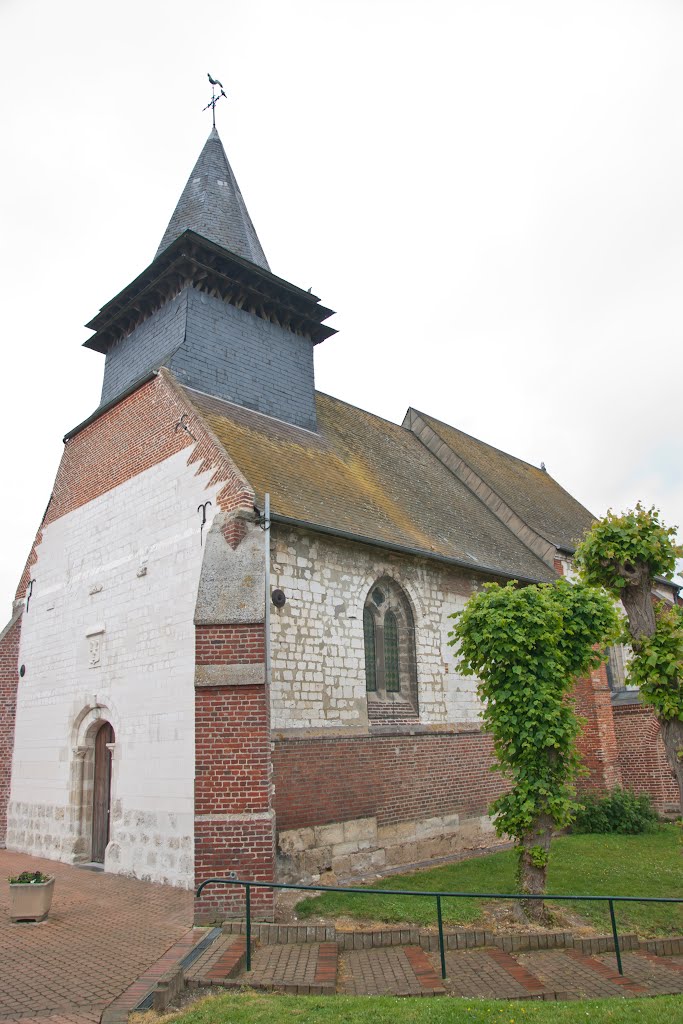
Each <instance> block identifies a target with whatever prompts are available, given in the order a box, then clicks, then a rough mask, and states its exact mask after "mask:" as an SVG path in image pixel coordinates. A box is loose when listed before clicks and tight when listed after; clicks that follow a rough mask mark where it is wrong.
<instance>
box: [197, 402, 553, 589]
mask: <svg viewBox="0 0 683 1024" xmlns="http://www.w3.org/2000/svg"><path fill="white" fill-rule="evenodd" d="M185 393H186V394H187V396H188V399H189V400H190V402H191V403H192V405H193V406H194V407H195V408H196V409H197V411H198V413H200V415H201V416H202V417H203V419H204V420H205V422H206V423H207V424H208V426H209V427H210V429H211V430H212V431H213V432H214V434H215V435H216V436H217V438H218V440H219V441H220V443H221V444H222V445H223V447H224V448H225V450H226V451H227V452H228V454H229V455H230V457H231V458H232V459H233V461H234V462H235V463H236V465H237V466H238V468H239V469H240V470H241V472H242V473H243V475H244V476H245V477H246V479H247V480H248V481H249V483H250V485H251V487H252V488H253V489H254V491H255V494H256V502H257V504H258V505H259V506H260V507H263V496H264V494H265V493H266V492H268V493H269V494H270V500H271V509H272V511H273V512H274V513H275V514H277V515H279V516H281V517H284V518H286V519H291V520H293V521H296V522H298V523H301V524H304V523H305V524H309V525H310V526H311V527H313V528H315V527H319V528H321V529H323V530H328V531H331V532H339V533H342V534H347V535H349V536H352V537H354V538H357V539H361V540H365V541H370V542H372V541H376V542H377V543H379V544H382V545H385V546H389V547H395V548H397V549H409V550H412V551H416V552H422V553H424V555H425V556H432V557H434V556H436V557H437V558H441V559H445V560H452V561H454V562H457V563H459V564H462V565H464V566H468V567H471V569H472V570H476V571H479V572H482V573H488V574H491V573H493V574H498V575H501V576H505V577H509V578H518V579H523V580H538V581H544V580H547V581H549V580H552V579H555V578H556V574H555V573H554V571H553V570H552V569H551V568H549V567H548V566H547V565H546V564H545V563H544V562H543V561H542V560H541V559H540V558H538V557H537V556H536V555H535V554H534V553H533V552H532V551H530V550H529V549H528V548H527V547H525V545H524V544H523V543H522V542H521V541H520V540H519V539H518V538H517V537H516V536H515V535H514V534H513V533H512V532H511V531H510V530H508V529H507V528H506V526H505V525H504V524H503V523H502V522H500V520H499V519H497V518H496V516H495V515H493V514H492V512H491V511H490V510H489V509H488V508H487V507H486V506H485V505H484V504H483V503H482V502H481V501H480V500H479V498H478V497H477V496H476V495H475V494H473V493H472V491H471V490H470V489H469V488H468V487H467V486H466V485H465V484H463V483H462V482H461V481H460V480H458V479H457V477H455V476H454V475H453V474H452V473H451V472H450V471H449V470H448V469H447V468H446V467H445V466H444V465H442V463H441V462H440V461H439V460H438V459H437V458H435V457H434V455H432V453H431V452H430V451H429V450H428V449H427V448H426V447H425V446H424V445H423V444H422V442H421V441H420V440H419V438H418V437H416V436H415V434H413V433H412V432H411V431H410V430H407V429H406V428H405V427H402V426H399V425H398V424H395V423H390V422H388V421H387V420H384V419H381V418H380V417H379V416H373V415H372V414H371V413H368V412H365V411H364V410H362V409H358V408H356V407H355V406H352V405H348V404H347V403H346V402H341V401H339V400H338V399H336V398H331V397H330V396H328V395H324V394H321V393H319V392H318V393H317V418H318V431H317V433H313V432H311V431H308V430H304V429H302V428H299V427H295V426H292V425H290V424H287V423H284V422H282V421H280V420H276V419H271V418H270V417H268V416H264V415H262V414H261V413H257V412H254V411H252V410H250V409H246V408H244V407H241V406H238V405H233V404H231V403H229V402H225V401H223V400H221V399H217V398H213V397H211V396H209V395H205V394H202V393H201V392H198V391H194V390H192V389H189V388H186V389H185Z"/></svg>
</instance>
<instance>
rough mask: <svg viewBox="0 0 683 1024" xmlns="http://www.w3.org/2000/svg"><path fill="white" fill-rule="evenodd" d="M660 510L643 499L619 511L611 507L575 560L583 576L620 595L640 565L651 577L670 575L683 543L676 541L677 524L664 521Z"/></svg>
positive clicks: (617, 595)
mask: <svg viewBox="0 0 683 1024" xmlns="http://www.w3.org/2000/svg"><path fill="white" fill-rule="evenodd" d="M659 516H660V513H659V511H658V510H657V509H656V508H654V506H653V507H652V508H649V509H646V508H644V507H643V506H642V505H641V504H640V502H639V503H638V504H637V505H636V507H635V508H633V509H627V510H626V512H624V513H622V514H621V515H617V514H616V513H615V512H613V511H612V510H611V509H610V511H609V512H608V513H607V515H606V516H605V517H604V518H603V519H600V520H599V521H598V522H597V523H595V524H594V525H593V527H592V528H591V529H590V530H589V532H588V533H587V534H586V536H585V537H584V539H583V541H582V543H581V544H580V545H579V547H578V548H577V550H576V554H575V556H574V562H575V565H576V566H577V568H578V569H579V571H580V574H581V578H582V579H583V580H584V581H585V582H586V583H589V584H592V585H593V586H594V587H604V588H605V589H606V590H608V591H609V592H610V593H612V594H614V595H615V596H616V597H619V596H620V595H621V593H622V591H623V589H624V588H625V587H628V586H629V585H631V580H632V578H633V575H634V572H636V570H637V567H638V566H639V565H641V566H644V567H646V568H647V572H648V575H649V577H650V579H653V578H654V577H655V576H665V577H667V578H671V577H672V576H673V574H674V572H675V570H676V559H677V558H682V557H683V547H682V546H681V545H679V544H677V543H676V539H675V538H676V528H675V527H673V526H665V525H664V523H662V522H661V520H660V518H659Z"/></svg>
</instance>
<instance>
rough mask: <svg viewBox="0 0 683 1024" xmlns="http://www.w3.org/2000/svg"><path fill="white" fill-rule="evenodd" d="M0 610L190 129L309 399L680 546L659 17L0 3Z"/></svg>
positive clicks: (677, 226)
mask: <svg viewBox="0 0 683 1024" xmlns="http://www.w3.org/2000/svg"><path fill="white" fill-rule="evenodd" d="M0 47H1V52H0V117H1V123H2V126H3V128H2V135H1V136H0V138H1V141H0V145H1V146H2V147H3V150H4V152H3V153H2V159H1V160H0V176H1V179H2V180H1V188H0V203H1V209H0V218H1V219H0V225H1V230H2V245H1V246H0V260H1V261H2V266H1V267H0V280H1V281H2V289H3V303H2V307H3V308H2V320H3V331H2V344H1V348H0V359H1V360H2V362H1V364H0V365H1V367H2V373H1V375H0V390H1V394H0V422H1V423H2V436H3V439H4V444H3V448H2V457H3V470H4V472H3V481H4V487H3V492H2V501H1V502H0V537H1V538H2V540H1V542H0V556H1V557H0V562H1V564H0V601H5V603H6V607H5V613H4V614H0V618H2V619H4V618H5V617H6V616H7V615H9V611H10V603H11V599H12V597H13V593H14V589H15V586H16V582H17V580H18V577H19V576H20V573H21V570H22V567H23V563H24V561H25V558H26V555H27V553H28V551H29V549H30V546H31V543H32V539H33V536H34V533H35V530H36V527H37V526H38V524H39V522H40V519H41V517H42V514H43V510H44V508H45V505H46V504H47V501H48V498H49V496H50V491H51V487H52V482H53V479H54V475H55V472H56V469H57V466H58V463H59V459H60V456H61V452H62V441H61V439H62V436H63V434H64V433H65V432H66V431H67V430H69V429H70V428H71V427H73V426H75V425H76V424H77V423H79V422H80V421H81V420H83V419H84V418H85V417H86V416H88V415H89V414H90V413H91V412H92V411H93V410H94V409H95V407H96V406H97V404H98V401H99V393H100V387H101V380H102V369H103V357H102V356H99V355H98V354H96V353H94V352H91V351H89V350H87V349H82V348H81V347H80V346H81V343H82V342H83V341H84V340H85V339H86V338H87V337H88V336H89V333H90V332H88V331H86V330H84V328H83V326H82V325H83V324H84V323H86V322H87V321H88V320H89V319H90V318H91V317H92V316H93V315H94V314H95V313H96V312H97V311H98V310H99V308H100V307H101V306H102V305H104V303H105V302H107V301H108V300H109V299H110V298H112V297H113V296H114V295H115V294H116V293H117V292H118V291H119V290H120V289H121V288H122V287H123V286H124V285H126V284H127V283H128V282H129V281H131V280H132V279H133V278H134V277H135V276H136V275H137V274H138V273H140V271H141V270H143V269H144V268H145V267H146V266H147V265H148V264H149V263H150V262H151V260H152V258H153V256H154V253H155V251H156V248H157V245H158V244H159V241H160V239H161V236H162V234H163V232H164V229H165V227H166V224H167V222H168V220H169V218H170V215H171V213H172V211H173V208H174V206H175V203H176V201H177V199H178V196H179V195H180V192H181V190H182V188H183V186H184V184H185V181H186V179H187V177H188V175H189V172H190V170H191V168H192V166H193V164H194V161H195V159H196V157H197V155H198V153H199V151H200V149H201V147H202V145H203V143H204V140H205V138H206V136H207V134H208V132H209V130H210V126H211V119H210V113H209V112H206V113H202V107H203V106H204V105H205V104H206V103H207V101H208V100H209V99H210V87H209V86H208V82H207V78H206V73H207V71H210V72H211V73H212V75H214V76H215V77H218V78H220V79H221V81H222V82H223V83H224V85H225V88H226V92H227V93H228V97H229V98H228V100H227V101H226V100H221V102H220V104H219V106H218V108H217V123H218V129H219V131H220V134H221V137H222V139H223V143H224V145H225V148H226V150H227V153H228V157H229V159H230V161H231V163H232V166H233V170H234V171H235V173H236V175H237V179H238V181H239V183H240V186H241V189H242V192H243V194H244V197H245V199H246V202H247V205H248V207H249V210H250V213H251V216H252V219H253V221H254V224H255V226H256V230H257V232H258V234H259V237H260V240H261V243H262V245H263V247H264V250H265V252H266V255H267V257H268V260H269V262H270V265H271V268H272V269H273V271H274V272H275V273H276V274H279V275H280V276H281V277H284V278H287V279H288V280H290V281H292V282H293V283H295V284H297V285H300V286H301V287H303V288H308V287H312V289H313V291H314V292H315V293H316V294H318V295H319V296H320V297H321V299H322V302H323V303H324V304H325V305H328V306H331V307H332V308H333V309H336V310H338V315H337V316H336V317H335V318H334V319H333V320H332V321H331V323H332V324H333V325H334V326H335V327H337V328H338V330H339V334H338V335H336V336H335V337H334V338H332V339H331V340H329V341H327V342H325V343H324V344H322V345H320V346H318V348H317V349H316V379H317V385H318V387H319V388H320V389H321V390H323V391H327V392H328V393H330V394H333V395H336V396H338V397H340V398H343V399H345V400H346V401H349V402H352V403H354V404H356V405H359V406H361V407H363V408H365V409H369V410H371V411H373V412H376V413H379V414H380V415H382V416H385V417H387V418H389V419H391V420H395V421H399V422H400V420H401V419H402V418H403V415H404V413H405V411H406V409H407V407H408V406H409V405H412V406H414V407H416V408H418V409H421V410H422V411H425V412H428V413H430V414H432V415H434V416H437V417H439V418H441V419H443V420H446V421H447V422H449V423H452V424H453V425H455V426H457V427H459V428H461V429H462V430H465V431H468V432H469V433H472V434H474V435H475V436H477V437H480V438H482V439H483V440H485V441H488V442H490V443H492V444H494V445H497V446H498V447H500V448H503V449H504V450H506V451H508V452H511V453H512V454H514V455H517V456H519V457H521V458H524V459H527V460H528V461H529V462H532V463H534V464H536V465H538V464H539V463H540V462H541V461H544V462H545V463H546V465H547V467H548V470H549V472H550V473H551V474H552V475H553V476H554V477H555V479H557V480H558V481H559V482H560V483H561V484H562V485H563V486H564V487H566V488H567V489H568V490H569V491H571V492H572V493H573V494H574V495H575V496H576V497H577V498H578V499H579V500H580V501H582V502H583V503H584V504H585V505H587V506H588V508H589V509H591V511H593V512H594V513H595V514H597V515H600V514H602V513H604V511H605V510H606V509H607V508H608V507H609V506H612V507H614V508H617V509H621V508H625V507H626V506H628V505H632V504H633V503H634V502H636V501H637V500H641V501H643V502H644V503H646V504H652V503H654V504H655V505H657V506H658V507H659V508H660V509H661V510H662V514H663V516H664V519H665V520H666V521H667V522H668V523H672V524H680V523H683V479H682V472H681V471H682V469H683V455H682V454H681V409H682V399H683V374H682V373H681V369H682V363H683V357H682V355H681V336H682V333H683V290H682V283H683V60H682V59H681V53H682V52H683V4H682V3H681V2H680V0H670V2H665V0H642V2H629V0H567V2H555V0H538V2H532V0H515V2H510V0H501V2H496V0H419V2H413V0H317V2H305V0H244V2H238V0H222V2H216V0H203V2H201V3H195V4H194V5H191V4H188V3H187V2H186V0H183V2H180V0H163V2H161V0H136V2H135V3H133V2H130V0H117V2H116V3H112V2H99V3H95V2H92V0H89V2H82V0H60V2H59V3H57V2H55V0H0Z"/></svg>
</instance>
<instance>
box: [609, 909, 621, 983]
mask: <svg viewBox="0 0 683 1024" xmlns="http://www.w3.org/2000/svg"><path fill="white" fill-rule="evenodd" d="M609 916H610V917H611V919H612V935H613V936H614V952H615V953H616V954H617V970H618V971H619V974H622V975H623V973H624V968H623V967H622V966H621V950H620V949H619V936H618V935H617V919H616V917H615V916H614V901H613V900H610V901H609Z"/></svg>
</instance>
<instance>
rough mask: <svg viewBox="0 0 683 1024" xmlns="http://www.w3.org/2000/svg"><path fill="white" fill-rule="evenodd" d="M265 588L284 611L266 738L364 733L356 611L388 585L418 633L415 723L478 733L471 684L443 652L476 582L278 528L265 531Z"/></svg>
mask: <svg viewBox="0 0 683 1024" xmlns="http://www.w3.org/2000/svg"><path fill="white" fill-rule="evenodd" d="M272 534H273V536H272V572H271V581H272V586H273V587H274V588H275V587H277V588H279V589H281V590H283V591H284V593H285V596H286V598H287V602H286V604H285V605H284V607H283V608H281V609H273V610H272V615H271V635H272V658H273V664H272V688H271V702H272V728H273V731H274V733H275V734H276V736H280V735H281V734H282V735H286V734H289V733H291V731H292V730H299V731H300V730H307V731H310V730H313V731H314V732H316V731H317V732H318V734H320V733H322V732H324V733H329V732H330V731H331V730H332V731H333V730H339V729H341V730H343V731H344V732H345V733H346V732H348V731H349V730H355V731H357V732H358V731H360V732H366V733H367V730H368V710H367V696H366V688H365V654H364V640H363V606H364V604H365V600H366V598H367V596H368V593H369V591H370V589H371V587H372V585H373V584H374V583H375V582H376V581H377V580H378V579H381V578H382V577H383V576H389V577H391V578H392V579H393V580H395V581H396V583H398V585H399V586H400V587H401V588H402V590H403V592H404V593H405V595H406V597H407V599H408V601H409V603H410V605H411V610H412V613H413V620H414V623H415V648H416V661H417V689H418V704H419V711H420V723H421V724H423V725H429V726H433V727H434V728H436V729H438V728H446V729H447V728H449V727H451V726H452V725H453V723H456V722H457V723H469V724H471V725H476V724H477V723H478V721H479V700H478V698H477V695H476V684H475V682H474V680H472V679H471V678H466V677H464V676H462V675H460V673H459V672H458V669H457V664H456V658H455V656H454V653H453V649H452V648H451V647H449V646H448V642H447V641H448V632H449V630H450V629H451V625H452V623H451V621H450V619H449V615H450V614H451V612H454V611H457V610H459V609H460V608H462V607H464V604H465V602H466V600H467V598H468V597H469V596H470V594H472V593H473V591H474V590H475V589H476V588H477V587H479V586H480V585H481V583H482V582H483V578H481V577H480V578H478V577H477V576H476V575H475V574H474V573H467V572H466V571H464V570H458V569H451V568H450V567H447V566H443V565H439V564H435V563H430V562H427V561H426V560H424V559H423V560H420V559H415V558H409V557H406V556H401V555H394V554H392V553H391V552H385V551H382V550H381V549H378V548H372V547H370V546H368V545H361V544H353V543H351V542H347V541H343V540H336V539H334V538H330V537H324V536H321V535H315V534H313V533H307V532H305V531H303V530H289V529H283V528H281V527H278V528H277V529H273V531H272Z"/></svg>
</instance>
